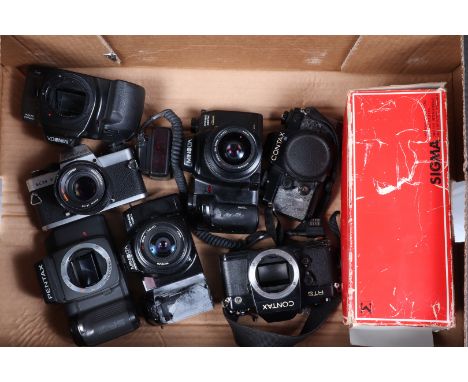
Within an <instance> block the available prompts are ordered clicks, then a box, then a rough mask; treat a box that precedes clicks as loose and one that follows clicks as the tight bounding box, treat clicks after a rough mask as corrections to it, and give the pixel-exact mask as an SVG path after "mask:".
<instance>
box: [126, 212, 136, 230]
mask: <svg viewBox="0 0 468 382" xmlns="http://www.w3.org/2000/svg"><path fill="white" fill-rule="evenodd" d="M127 224H128V227H129V228H132V227H133V225H134V224H135V219H134V218H133V215H132V214H127Z"/></svg>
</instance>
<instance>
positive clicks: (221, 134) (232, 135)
mask: <svg viewBox="0 0 468 382" xmlns="http://www.w3.org/2000/svg"><path fill="white" fill-rule="evenodd" d="M208 139H209V141H210V143H209V144H207V145H205V148H204V157H205V160H206V163H207V165H208V167H209V168H210V170H211V171H212V172H213V174H215V175H216V176H217V177H219V178H220V179H221V180H223V181H227V182H236V181H238V180H240V179H247V178H248V177H249V176H251V175H252V174H253V173H254V172H255V171H256V170H257V169H258V166H259V165H260V161H261V157H262V152H261V143H260V142H259V141H258V137H257V138H256V137H255V136H254V135H253V134H252V132H250V131H249V130H247V129H245V128H242V127H235V126H229V127H224V128H222V129H220V130H219V131H218V132H216V133H215V134H214V135H213V136H212V137H209V138H208Z"/></svg>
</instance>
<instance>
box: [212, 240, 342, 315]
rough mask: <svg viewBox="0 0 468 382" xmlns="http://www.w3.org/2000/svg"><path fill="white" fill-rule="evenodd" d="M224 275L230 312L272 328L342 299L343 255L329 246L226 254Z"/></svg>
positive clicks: (306, 244)
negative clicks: (254, 317)
mask: <svg viewBox="0 0 468 382" xmlns="http://www.w3.org/2000/svg"><path fill="white" fill-rule="evenodd" d="M221 273H222V277H223V284H224V292H225V299H224V309H225V311H226V312H227V313H228V314H229V315H233V316H239V315H245V314H258V315H259V316H260V317H262V318H263V319H265V320H266V321H267V322H275V321H283V320H288V319H291V318H293V317H294V316H295V315H296V314H298V313H300V312H302V311H303V310H304V309H306V308H307V307H310V306H312V305H316V304H321V303H324V302H326V301H327V299H330V298H332V297H333V296H335V294H336V293H338V291H337V287H338V284H337V283H338V280H339V279H338V277H339V275H338V254H337V252H336V249H335V248H334V247H333V246H331V244H330V242H329V241H328V240H317V241H314V242H303V243H297V244H293V245H289V246H284V247H280V248H273V249H267V250H262V251H251V250H248V251H240V252H232V253H227V254H225V255H223V256H222V257H221Z"/></svg>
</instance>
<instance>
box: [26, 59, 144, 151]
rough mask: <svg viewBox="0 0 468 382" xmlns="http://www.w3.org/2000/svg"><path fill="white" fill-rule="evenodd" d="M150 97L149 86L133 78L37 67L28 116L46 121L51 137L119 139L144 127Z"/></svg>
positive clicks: (31, 77)
mask: <svg viewBox="0 0 468 382" xmlns="http://www.w3.org/2000/svg"><path fill="white" fill-rule="evenodd" d="M144 101H145V89H144V88H143V87H141V86H139V85H136V84H133V83H130V82H126V81H121V80H116V81H111V80H106V79H104V78H98V77H92V76H88V75H85V74H80V73H75V72H70V71H67V70H62V69H53V68H47V67H41V66H32V67H30V69H29V71H28V75H27V77H26V84H25V88H24V93H23V106H22V115H23V118H24V120H26V121H29V122H36V123H39V124H40V125H42V127H43V128H44V134H45V136H46V139H47V140H48V141H49V142H54V143H62V144H66V145H74V144H75V143H76V142H77V141H78V140H79V139H80V138H91V139H102V140H103V141H105V142H109V143H117V142H122V141H125V140H127V139H129V138H130V137H131V136H132V135H133V134H134V133H135V131H136V130H137V129H138V127H139V124H140V120H141V116H142V114H143V106H144Z"/></svg>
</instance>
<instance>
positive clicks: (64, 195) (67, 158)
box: [26, 145, 146, 230]
mask: <svg viewBox="0 0 468 382" xmlns="http://www.w3.org/2000/svg"><path fill="white" fill-rule="evenodd" d="M32 175H33V177H32V178H30V179H28V180H27V181H26V185H27V187H28V190H29V193H30V203H31V205H33V206H34V207H35V209H36V211H37V213H38V215H39V220H40V224H41V227H42V229H43V230H48V229H51V228H55V227H58V226H61V225H63V224H67V223H70V222H73V221H76V220H79V219H82V218H84V217H85V216H87V215H94V214H97V213H99V212H101V211H105V210H109V209H112V208H115V207H118V206H121V205H124V204H127V203H131V202H134V201H136V200H139V199H143V198H145V197H146V188H145V184H144V182H143V178H142V176H141V174H140V172H139V170H138V164H137V161H136V160H135V159H134V157H133V153H132V150H130V149H129V148H126V149H123V150H120V151H116V152H113V153H110V154H107V155H103V156H100V157H96V156H95V155H94V153H93V152H92V151H91V150H90V149H89V148H88V147H87V146H85V145H78V146H75V147H72V148H70V149H68V150H67V151H65V152H64V153H62V154H61V156H60V162H59V163H58V164H54V165H53V166H51V167H49V168H47V169H45V170H42V171H36V172H34V173H33V174H32Z"/></svg>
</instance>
